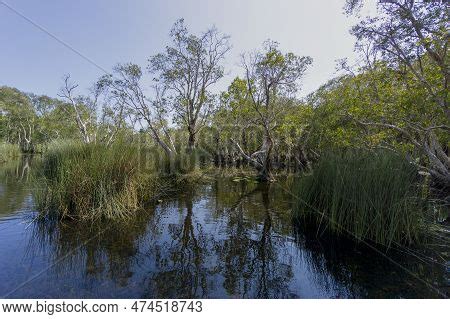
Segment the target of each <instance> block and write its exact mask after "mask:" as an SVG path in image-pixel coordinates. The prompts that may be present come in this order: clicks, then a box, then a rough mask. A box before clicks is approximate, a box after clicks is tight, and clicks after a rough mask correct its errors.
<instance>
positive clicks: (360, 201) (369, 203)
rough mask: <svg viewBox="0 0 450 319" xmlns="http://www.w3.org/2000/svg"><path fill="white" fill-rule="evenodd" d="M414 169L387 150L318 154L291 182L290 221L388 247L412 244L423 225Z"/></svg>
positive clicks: (321, 231) (422, 202)
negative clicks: (304, 172) (293, 194)
mask: <svg viewBox="0 0 450 319" xmlns="http://www.w3.org/2000/svg"><path fill="white" fill-rule="evenodd" d="M418 184H419V176H418V174H417V171H416V168H415V167H414V166H413V165H412V164H410V163H408V162H407V161H406V160H405V159H404V158H402V157H401V156H399V155H397V154H394V153H391V152H387V151H376V152H368V151H354V150H353V151H344V152H334V153H329V154H327V155H324V156H322V157H321V159H320V160H319V162H318V163H317V165H316V166H315V168H314V169H313V172H312V174H310V175H308V176H305V177H303V178H301V179H300V180H299V182H298V183H296V185H295V189H296V195H297V200H296V205H295V209H294V212H295V215H294V216H295V219H296V220H297V221H298V222H299V223H305V224H307V223H308V222H312V223H313V224H314V225H316V227H318V230H319V232H320V233H328V234H329V233H331V234H335V235H344V236H346V237H350V238H352V239H356V240H357V241H362V240H369V241H372V242H375V243H378V244H381V245H385V246H387V247H389V246H390V245H391V244H392V243H394V242H395V243H398V244H402V245H404V244H412V243H416V242H418V241H419V240H420V239H421V238H422V236H421V235H422V234H423V233H424V230H425V228H426V218H425V215H426V207H425V206H426V201H425V199H423V198H422V196H421V188H420V187H419V185H418Z"/></svg>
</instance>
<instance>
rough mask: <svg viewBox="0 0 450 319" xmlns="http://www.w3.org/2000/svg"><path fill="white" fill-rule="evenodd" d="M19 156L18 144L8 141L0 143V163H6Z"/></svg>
mask: <svg viewBox="0 0 450 319" xmlns="http://www.w3.org/2000/svg"><path fill="white" fill-rule="evenodd" d="M19 156H20V149H19V146H18V145H16V144H10V143H0V163H6V162H8V161H10V160H13V159H17V158H19Z"/></svg>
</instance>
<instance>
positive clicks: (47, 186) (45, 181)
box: [35, 141, 171, 219]
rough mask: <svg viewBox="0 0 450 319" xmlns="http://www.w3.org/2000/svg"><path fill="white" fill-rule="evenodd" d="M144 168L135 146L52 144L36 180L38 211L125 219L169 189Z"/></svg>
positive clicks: (75, 216) (59, 215) (73, 217)
mask: <svg viewBox="0 0 450 319" xmlns="http://www.w3.org/2000/svg"><path fill="white" fill-rule="evenodd" d="M143 159H144V160H143ZM148 167H149V166H147V164H146V162H145V157H143V156H142V153H141V151H140V150H139V148H138V147H136V146H130V145H126V144H124V143H116V144H113V145H111V146H110V147H106V146H104V145H98V144H82V143H77V142H67V141H66V142H59V143H53V144H52V145H50V147H49V150H48V152H47V153H45V154H44V157H43V159H42V163H41V167H40V169H38V174H37V176H36V184H37V187H36V191H35V197H36V202H37V205H38V208H39V210H40V211H41V212H42V214H43V215H48V214H52V215H56V216H58V218H60V219H63V218H72V219H97V218H104V217H106V218H117V217H125V216H128V215H129V214H130V213H132V212H135V211H136V210H137V209H139V208H141V207H142V206H143V204H144V203H145V202H148V201H150V200H152V199H156V198H158V197H159V196H162V195H163V194H164V193H165V192H167V191H168V190H169V189H170V186H171V185H170V184H171V182H170V180H168V179H167V178H164V177H160V176H159V175H158V174H156V173H155V172H154V171H152V170H150V169H148Z"/></svg>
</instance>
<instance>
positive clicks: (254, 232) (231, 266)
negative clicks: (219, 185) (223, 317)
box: [216, 184, 292, 298]
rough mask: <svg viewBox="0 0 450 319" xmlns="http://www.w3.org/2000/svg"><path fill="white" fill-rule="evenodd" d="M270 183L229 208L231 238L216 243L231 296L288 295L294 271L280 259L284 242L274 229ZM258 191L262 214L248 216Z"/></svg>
mask: <svg viewBox="0 0 450 319" xmlns="http://www.w3.org/2000/svg"><path fill="white" fill-rule="evenodd" d="M243 187H244V188H245V187H246V186H244V185H243ZM270 187H271V186H270V184H258V185H257V186H256V187H255V188H254V189H252V190H250V191H248V192H245V193H243V194H242V195H241V196H240V197H239V198H238V200H237V201H236V203H235V204H234V205H233V206H232V207H231V209H229V210H227V216H225V218H227V219H228V220H227V228H226V229H227V235H228V240H226V241H223V242H219V243H217V246H216V251H217V253H218V255H219V256H218V257H219V259H220V260H221V262H222V263H223V267H224V272H223V274H224V277H225V280H224V288H225V289H226V291H227V294H228V295H230V296H235V297H242V298H280V297H286V296H288V295H289V291H288V283H289V281H290V279H291V278H292V271H291V266H290V265H287V264H284V263H282V262H281V261H280V251H281V250H282V246H283V244H284V242H283V240H282V239H281V237H280V238H275V236H274V232H273V229H272V228H273V216H272V215H273V211H272V209H271V207H270V197H269V192H270ZM216 191H217V192H219V191H220V190H219V189H217V190H216ZM257 194H259V195H260V196H261V201H260V202H259V203H260V204H262V207H259V209H260V210H259V212H260V214H258V215H257V216H252V217H251V218H250V219H249V217H250V216H248V214H247V209H248V205H247V204H249V202H248V201H249V200H250V204H251V205H255V204H256V203H258V201H257V200H256V201H255V198H254V197H255V196H256V195H257ZM216 198H219V197H216ZM252 200H253V201H252ZM258 206H259V205H258ZM280 239H281V240H280Z"/></svg>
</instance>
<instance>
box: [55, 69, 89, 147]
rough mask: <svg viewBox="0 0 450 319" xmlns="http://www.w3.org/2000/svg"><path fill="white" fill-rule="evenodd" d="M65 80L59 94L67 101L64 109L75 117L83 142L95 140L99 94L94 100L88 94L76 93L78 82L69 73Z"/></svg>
mask: <svg viewBox="0 0 450 319" xmlns="http://www.w3.org/2000/svg"><path fill="white" fill-rule="evenodd" d="M63 81H64V84H63V86H62V88H61V89H60V93H59V94H58V96H59V97H60V98H62V99H63V100H64V101H65V102H66V103H64V104H62V105H61V107H62V109H63V110H64V112H65V113H66V114H67V115H68V116H70V117H73V118H74V120H75V123H76V125H77V127H78V130H79V132H80V135H81V138H82V140H83V142H84V143H91V142H94V141H95V135H94V130H95V121H96V119H95V117H96V107H97V105H96V102H97V97H98V96H95V97H94V99H93V100H92V99H90V98H89V97H86V96H82V95H75V90H76V88H77V87H78V84H74V83H72V82H71V81H70V75H68V74H67V75H64V77H63Z"/></svg>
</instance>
